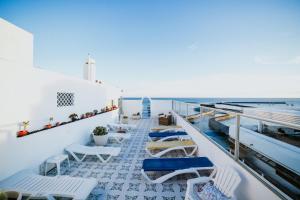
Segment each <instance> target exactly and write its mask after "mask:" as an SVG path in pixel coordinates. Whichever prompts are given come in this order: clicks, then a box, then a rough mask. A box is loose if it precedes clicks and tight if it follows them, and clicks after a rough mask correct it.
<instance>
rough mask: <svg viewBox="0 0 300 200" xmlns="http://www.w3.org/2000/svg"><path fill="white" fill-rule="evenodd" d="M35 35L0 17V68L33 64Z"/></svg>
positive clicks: (30, 65)
mask: <svg viewBox="0 0 300 200" xmlns="http://www.w3.org/2000/svg"><path fill="white" fill-rule="evenodd" d="M32 58H33V35H32V34H31V33H29V32H27V31H25V30H23V29H21V28H18V27H16V26H15V25H13V24H11V23H9V22H7V21H5V20H4V19H2V18H0V68H1V67H4V66H6V67H13V66H18V67H19V68H21V67H22V68H24V67H26V68H28V67H32V66H33V62H32V61H33V59H32Z"/></svg>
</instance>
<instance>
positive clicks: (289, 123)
mask: <svg viewBox="0 0 300 200" xmlns="http://www.w3.org/2000/svg"><path fill="white" fill-rule="evenodd" d="M172 109H173V111H175V112H176V113H177V114H179V115H180V116H182V117H183V118H185V119H186V120H187V121H188V118H189V117H190V116H193V115H195V116H196V115H197V114H198V115H199V116H200V118H201V117H203V115H202V114H203V112H204V111H203V110H205V111H213V112H214V113H217V112H219V113H225V114H231V115H234V116H235V122H234V124H235V138H234V154H233V155H232V154H231V153H230V152H228V151H227V150H226V149H224V148H222V146H221V145H217V146H218V147H219V148H221V149H222V150H223V151H224V152H226V153H227V154H228V155H230V156H231V157H233V159H234V160H235V161H236V162H238V163H239V164H241V165H243V166H246V167H247V168H249V169H251V171H253V169H252V168H251V167H250V166H248V165H246V164H245V163H244V162H243V161H242V160H240V143H241V142H240V129H241V118H248V119H252V120H257V121H258V122H259V123H261V122H268V123H272V124H278V125H281V126H284V127H286V128H290V129H294V130H300V120H299V119H300V116H296V115H295V116H294V117H291V115H290V114H288V115H287V116H288V117H287V118H285V117H284V114H283V113H280V114H278V113H276V112H268V114H264V113H262V112H261V113H262V114H258V113H259V112H258V111H259V110H256V111H257V112H253V113H251V114H249V113H250V112H248V114H245V113H243V112H240V111H234V110H230V109H222V108H215V107H211V106H208V105H200V104H196V103H185V102H180V101H173V102H172ZM191 109H192V112H191ZM254 111H255V110H254ZM270 113H271V114H270ZM277 114H278V115H277ZM284 119H285V120H284ZM286 119H288V120H286ZM290 119H292V120H290ZM297 122H299V123H297ZM200 133H201V131H200ZM201 134H203V135H204V136H205V137H206V138H208V139H209V140H210V141H212V143H214V144H216V141H213V139H211V138H209V137H207V136H206V135H205V134H204V133H201ZM249 148H251V147H249ZM251 150H253V149H251ZM254 151H255V152H257V150H254ZM258 153H259V154H261V155H263V156H264V157H265V158H267V159H270V160H272V161H273V160H274V159H273V158H270V157H269V156H268V155H266V154H265V153H264V152H258ZM274 162H276V163H278V164H279V165H281V166H283V167H284V168H286V169H288V170H290V171H291V172H293V173H295V174H297V175H298V176H300V173H299V171H295V170H294V169H292V168H290V167H289V166H286V165H285V164H284V163H282V162H281V161H280V159H276V160H275V161H274ZM299 165H300V163H299ZM259 178H261V180H263V181H266V180H265V179H264V176H263V175H262V176H261V177H259ZM267 182H268V184H269V186H270V185H271V186H272V187H271V188H272V189H274V187H275V186H274V185H273V184H271V183H270V182H269V181H267ZM275 188H276V187H275ZM276 193H277V194H278V190H276ZM279 193H280V196H283V197H287V196H286V194H284V193H282V191H280V192H279Z"/></svg>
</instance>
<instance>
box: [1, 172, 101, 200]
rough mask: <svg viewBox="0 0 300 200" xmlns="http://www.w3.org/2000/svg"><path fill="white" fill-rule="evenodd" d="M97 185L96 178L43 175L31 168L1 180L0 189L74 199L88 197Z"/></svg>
mask: <svg viewBox="0 0 300 200" xmlns="http://www.w3.org/2000/svg"><path fill="white" fill-rule="evenodd" d="M96 185H97V180H96V179H95V178H79V177H70V176H55V177H48V176H41V175H37V174H34V173H33V172H32V171H30V170H22V171H20V172H18V173H16V174H15V175H13V176H11V177H9V178H7V179H4V180H3V181H1V182H0V190H5V191H17V192H20V193H21V194H22V195H24V196H30V197H35V198H47V199H49V200H50V199H51V200H54V197H67V198H72V199H74V200H84V199H86V198H87V197H88V196H89V194H90V192H91V191H92V190H93V188H94V187H96Z"/></svg>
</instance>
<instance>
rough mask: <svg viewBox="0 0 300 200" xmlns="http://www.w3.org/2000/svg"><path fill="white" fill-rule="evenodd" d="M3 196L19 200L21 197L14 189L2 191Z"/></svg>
mask: <svg viewBox="0 0 300 200" xmlns="http://www.w3.org/2000/svg"><path fill="white" fill-rule="evenodd" d="M3 195H4V196H3V197H4V199H15V200H21V199H22V194H21V193H19V192H16V191H6V192H3ZM1 198H2V196H1V197H0V199H1Z"/></svg>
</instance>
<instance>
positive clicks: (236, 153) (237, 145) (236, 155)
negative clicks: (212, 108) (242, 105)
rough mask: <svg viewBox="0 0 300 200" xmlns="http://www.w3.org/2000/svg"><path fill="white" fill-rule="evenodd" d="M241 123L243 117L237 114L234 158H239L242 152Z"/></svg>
mask: <svg viewBox="0 0 300 200" xmlns="http://www.w3.org/2000/svg"><path fill="white" fill-rule="evenodd" d="M240 124H241V117H240V115H239V114H237V115H236V124H235V125H236V126H235V144H234V158H235V160H237V161H238V160H239V156H240V155H239V154H240Z"/></svg>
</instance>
